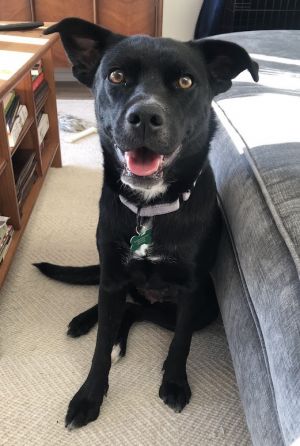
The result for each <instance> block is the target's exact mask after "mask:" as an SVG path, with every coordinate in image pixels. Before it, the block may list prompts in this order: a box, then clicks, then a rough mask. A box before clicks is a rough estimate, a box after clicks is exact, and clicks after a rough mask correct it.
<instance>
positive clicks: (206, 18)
mask: <svg viewBox="0 0 300 446" xmlns="http://www.w3.org/2000/svg"><path fill="white" fill-rule="evenodd" d="M224 4H225V0H204V2H203V5H202V8H201V11H200V14H199V17H198V21H197V24H196V29H195V35H194V38H195V39H201V38H202V37H207V36H212V35H214V34H219V33H220V28H219V25H220V21H221V16H222V12H223V8H224Z"/></svg>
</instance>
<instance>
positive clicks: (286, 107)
mask: <svg viewBox="0 0 300 446" xmlns="http://www.w3.org/2000/svg"><path fill="white" fill-rule="evenodd" d="M218 38H222V39H226V40H231V41H234V42H236V43H239V44H240V45H242V46H244V47H245V48H246V49H247V50H248V51H249V52H250V53H251V55H252V57H253V58H254V59H256V60H257V61H258V62H259V64H260V82H259V83H258V84H254V83H253V81H252V80H251V77H250V75H249V73H247V72H245V73H242V74H241V75H240V76H239V77H238V78H236V80H235V81H234V85H233V88H232V89H231V90H229V91H228V92H227V93H225V94H223V95H220V96H218V97H217V98H216V100H215V104H214V108H215V111H216V114H217V120H218V124H219V125H218V130H217V133H216V136H215V138H214V141H213V143H212V150H211V155H210V158H211V164H212V167H213V169H214V172H215V176H216V182H217V187H218V192H219V195H220V201H221V204H222V207H223V209H224V214H225V217H226V220H227V225H228V230H229V232H230V233H231V238H232V243H233V244H234V251H235V254H236V257H237V261H238V264H239V272H240V275H241V277H242V278H243V283H244V284H245V287H246V289H247V295H248V296H249V298H248V305H249V309H250V314H251V315H252V318H253V321H254V323H255V326H256V330H257V334H258V339H259V340H260V349H261V350H262V351H263V352H264V354H263V356H264V360H265V363H266V371H267V373H268V380H269V383H270V388H271V389H272V394H273V395H274V403H275V408H276V417H277V418H278V424H279V428H280V430H281V432H282V435H283V439H284V443H285V444H290V443H291V442H292V441H293V440H294V439H295V438H296V437H297V435H300V381H299V376H300V342H299V337H300V299H299V296H300V282H299V277H300V260H299V258H300V126H299V118H298V116H299V110H300V77H299V74H298V72H299V66H300V31H254V32H247V33H235V34H232V35H224V36H218ZM218 297H219V298H222V299H231V298H232V297H231V296H230V295H229V294H228V295H226V296H225V295H223V296H222V297H220V295H219V296H218ZM220 306H221V309H222V303H221V305H220ZM222 316H223V318H224V325H225V328H226V326H227V327H229V326H230V324H232V323H233V321H232V320H229V319H228V318H227V319H226V314H222ZM227 331H228V332H229V330H227ZM234 342H237V340H235V341H234ZM229 345H230V346H231V348H233V346H234V344H233V340H231V339H229ZM240 347H241V348H243V346H240ZM243 367H244V368H245V369H246V368H247V364H244V365H243ZM240 391H241V393H243V389H242V388H241V387H240ZM242 399H243V400H244V398H242ZM245 409H246V412H247V407H245ZM271 428H272V427H271V426H270V429H271ZM257 444H259V443H257Z"/></svg>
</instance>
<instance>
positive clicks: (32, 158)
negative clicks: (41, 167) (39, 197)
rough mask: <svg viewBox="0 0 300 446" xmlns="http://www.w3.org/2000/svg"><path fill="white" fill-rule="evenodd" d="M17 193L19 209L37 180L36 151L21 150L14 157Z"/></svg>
mask: <svg viewBox="0 0 300 446" xmlns="http://www.w3.org/2000/svg"><path fill="white" fill-rule="evenodd" d="M12 164H13V170H14V177H15V184H16V192H17V199H18V204H19V208H20V210H21V208H22V205H23V202H24V200H25V198H26V197H27V195H28V194H29V192H30V190H31V186H32V185H33V184H34V182H35V180H36V179H37V172H36V166H37V159H36V154H35V151H34V150H29V149H23V150H22V149H20V150H17V151H16V152H15V154H14V156H13V157H12Z"/></svg>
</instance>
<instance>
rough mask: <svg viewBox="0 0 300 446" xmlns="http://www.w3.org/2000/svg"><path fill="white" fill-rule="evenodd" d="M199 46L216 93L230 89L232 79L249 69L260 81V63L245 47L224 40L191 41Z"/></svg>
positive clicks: (255, 78)
mask: <svg viewBox="0 0 300 446" xmlns="http://www.w3.org/2000/svg"><path fill="white" fill-rule="evenodd" d="M191 44H192V46H196V47H198V49H199V50H200V51H201V53H202V55H203V57H204V60H205V62H206V65H207V68H208V72H209V77H210V81H211V85H212V90H213V93H214V95H217V94H219V93H223V92H224V91H227V90H229V88H230V87H231V85H232V82H231V81H232V79H234V78H235V77H236V76H237V75H238V74H240V73H241V72H242V71H244V70H248V71H249V72H250V74H251V76H252V79H253V80H254V81H255V82H258V64H257V63H256V62H255V61H254V60H252V59H251V57H250V56H249V54H248V53H247V51H246V50H244V48H242V47H241V46H239V45H237V44H236V43H231V42H225V41H223V40H213V39H211V40H209V39H208V40H198V41H193V42H191Z"/></svg>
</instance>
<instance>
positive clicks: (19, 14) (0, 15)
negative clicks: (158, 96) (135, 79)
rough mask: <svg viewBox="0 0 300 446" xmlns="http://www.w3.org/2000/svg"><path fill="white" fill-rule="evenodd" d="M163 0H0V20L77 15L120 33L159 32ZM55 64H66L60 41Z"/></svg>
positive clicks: (57, 19) (55, 55)
mask: <svg viewBox="0 0 300 446" xmlns="http://www.w3.org/2000/svg"><path fill="white" fill-rule="evenodd" d="M162 8H163V0H84V1H79V0H68V1H62V0H51V1H50V0H49V1H45V0H10V1H9V2H8V1H7V0H0V20H20V21H21V20H24V21H27V20H41V21H44V22H57V21H59V20H61V19H63V18H65V17H80V18H82V19H85V20H89V21H91V22H94V23H97V24H98V25H101V26H104V27H105V28H109V29H111V30H112V31H115V32H118V33H120V34H125V35H131V34H149V35H150V36H161V33H162ZM54 63H55V67H64V66H68V61H67V59H66V56H65V53H64V51H63V48H62V45H61V43H57V44H56V45H55V49H54Z"/></svg>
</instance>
